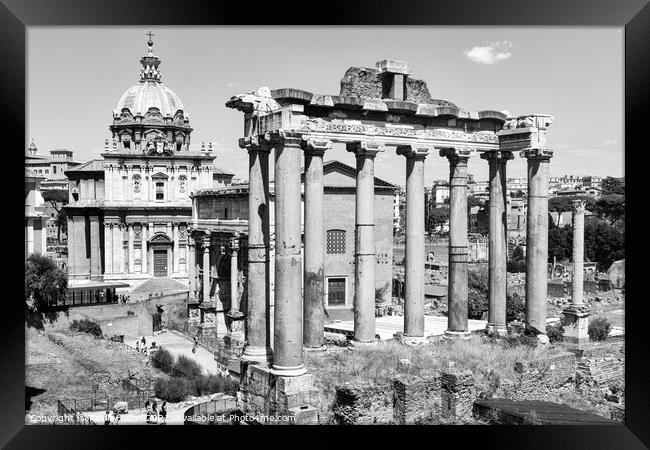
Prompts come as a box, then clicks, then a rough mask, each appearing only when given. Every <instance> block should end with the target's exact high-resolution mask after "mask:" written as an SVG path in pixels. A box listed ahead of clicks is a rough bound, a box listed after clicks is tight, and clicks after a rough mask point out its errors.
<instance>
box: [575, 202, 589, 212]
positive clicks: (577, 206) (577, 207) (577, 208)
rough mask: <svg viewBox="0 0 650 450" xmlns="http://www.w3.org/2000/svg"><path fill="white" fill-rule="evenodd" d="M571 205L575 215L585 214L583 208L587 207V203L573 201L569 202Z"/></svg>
mask: <svg viewBox="0 0 650 450" xmlns="http://www.w3.org/2000/svg"><path fill="white" fill-rule="evenodd" d="M571 205H572V206H573V210H574V211H575V212H577V213H584V212H585V206H586V205H587V202H586V201H585V200H573V201H572V202H571Z"/></svg>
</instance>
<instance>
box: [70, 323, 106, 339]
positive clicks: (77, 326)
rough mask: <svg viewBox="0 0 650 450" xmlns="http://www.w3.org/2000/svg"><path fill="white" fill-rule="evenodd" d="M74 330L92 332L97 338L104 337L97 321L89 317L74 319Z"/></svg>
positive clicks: (72, 328)
mask: <svg viewBox="0 0 650 450" xmlns="http://www.w3.org/2000/svg"><path fill="white" fill-rule="evenodd" d="M70 329H71V330H72V331H79V332H81V333H88V334H92V335H93V336H95V337H97V338H101V337H102V329H101V327H100V326H99V324H98V323H97V322H93V321H92V320H88V319H81V320H76V319H75V320H73V321H72V323H71V324H70Z"/></svg>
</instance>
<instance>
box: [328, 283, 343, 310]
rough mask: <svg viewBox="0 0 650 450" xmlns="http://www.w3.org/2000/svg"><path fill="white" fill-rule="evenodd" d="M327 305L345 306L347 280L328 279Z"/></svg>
mask: <svg viewBox="0 0 650 450" xmlns="http://www.w3.org/2000/svg"><path fill="white" fill-rule="evenodd" d="M327 305H328V306H345V278H328V279H327Z"/></svg>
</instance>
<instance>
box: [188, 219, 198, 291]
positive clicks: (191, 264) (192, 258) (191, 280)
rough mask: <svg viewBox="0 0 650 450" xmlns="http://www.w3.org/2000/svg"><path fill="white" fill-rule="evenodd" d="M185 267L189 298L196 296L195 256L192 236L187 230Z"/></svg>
mask: <svg viewBox="0 0 650 450" xmlns="http://www.w3.org/2000/svg"><path fill="white" fill-rule="evenodd" d="M187 234H188V236H187V269H188V272H189V274H188V279H189V288H190V298H191V299H194V298H196V278H195V277H196V274H195V269H196V267H195V264H196V256H195V255H194V247H195V243H194V238H193V237H192V236H191V235H190V232H189V231H188V232H187Z"/></svg>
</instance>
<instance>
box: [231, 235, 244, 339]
mask: <svg viewBox="0 0 650 450" xmlns="http://www.w3.org/2000/svg"><path fill="white" fill-rule="evenodd" d="M238 250H239V234H238V233H237V234H236V235H235V237H234V238H233V239H232V241H231V243H230V311H228V317H229V318H230V334H231V337H232V339H233V340H234V341H241V340H242V339H243V335H242V332H243V327H242V326H243V321H242V319H243V318H244V314H243V313H242V312H241V310H240V303H239V288H238V287H239V279H238V277H239V264H238V263H237V254H238Z"/></svg>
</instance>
